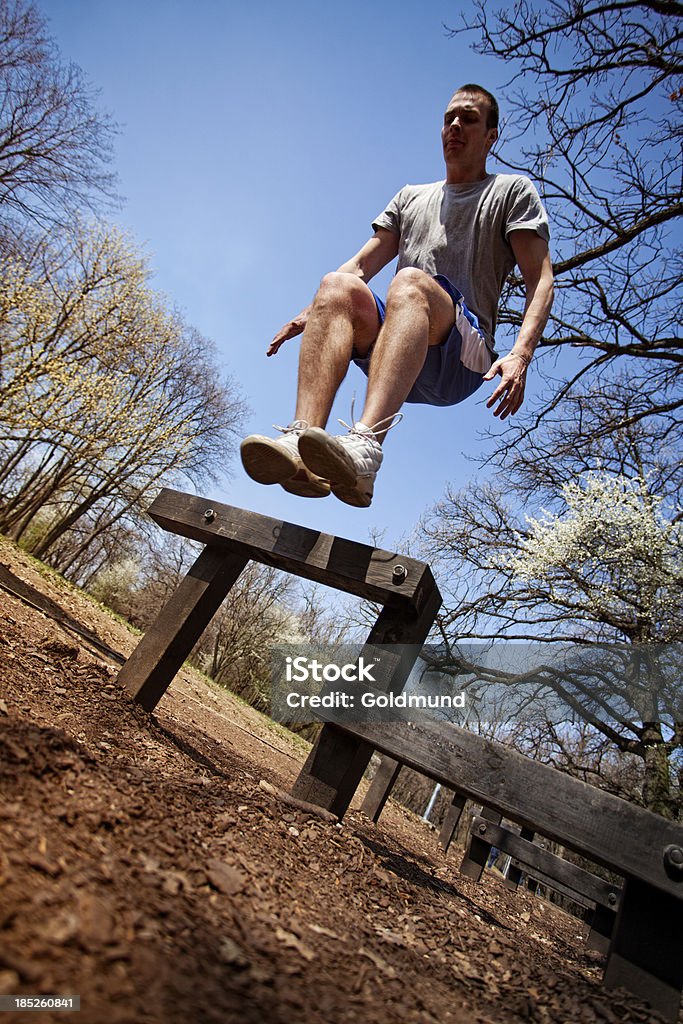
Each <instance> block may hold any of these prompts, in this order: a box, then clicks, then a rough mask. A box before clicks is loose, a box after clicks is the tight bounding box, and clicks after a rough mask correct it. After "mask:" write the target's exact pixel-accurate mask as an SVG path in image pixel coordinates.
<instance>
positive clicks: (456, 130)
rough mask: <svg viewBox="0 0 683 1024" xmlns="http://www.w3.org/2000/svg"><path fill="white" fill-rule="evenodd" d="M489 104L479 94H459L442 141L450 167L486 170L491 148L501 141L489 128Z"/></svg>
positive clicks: (449, 109)
mask: <svg viewBox="0 0 683 1024" xmlns="http://www.w3.org/2000/svg"><path fill="white" fill-rule="evenodd" d="M488 113H489V103H488V100H487V99H486V97H485V96H482V95H480V94H479V93H476V92H456V93H455V95H454V96H453V98H452V100H451V101H450V103H449V104H448V107H447V108H446V113H445V114H444V120H443V128H442V129H441V141H442V143H443V153H444V159H445V160H446V163H447V164H453V165H454V166H457V165H460V166H466V167H468V168H471V169H472V170H473V171H474V170H478V171H483V170H484V168H485V167H486V157H487V155H488V151H489V150H490V148H491V146H492V145H493V143H494V142H495V140H496V139H497V138H498V132H497V131H496V129H495V128H487V127H486V118H487V117H488Z"/></svg>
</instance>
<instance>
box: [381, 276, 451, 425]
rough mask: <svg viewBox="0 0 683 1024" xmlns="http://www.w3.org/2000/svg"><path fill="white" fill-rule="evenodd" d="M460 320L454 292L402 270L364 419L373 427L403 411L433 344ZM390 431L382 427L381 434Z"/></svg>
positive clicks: (389, 296)
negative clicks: (453, 296) (453, 295)
mask: <svg viewBox="0 0 683 1024" xmlns="http://www.w3.org/2000/svg"><path fill="white" fill-rule="evenodd" d="M454 322H455V309H454V307H453V300H452V299H451V297H450V295H448V293H447V292H446V291H445V290H444V289H443V288H442V287H441V285H440V284H438V283H437V282H436V281H435V280H434V279H433V278H432V277H430V276H429V275H428V274H425V273H423V272H422V271H421V270H415V269H413V268H407V269H405V270H401V271H399V273H398V274H397V275H396V277H395V278H394V279H393V281H392V283H391V285H390V287H389V291H388V294H387V311H386V318H385V320H384V323H383V325H382V329H381V331H380V333H379V336H378V338H377V343H376V344H375V348H374V351H373V353H372V360H371V362H370V374H369V379H368V391H367V395H366V399H365V407H364V409H363V414H362V416H361V421H362V422H363V423H364V424H365V425H366V426H368V427H372V426H373V424H375V423H380V422H381V421H382V420H384V419H386V418H387V417H390V416H393V415H394V414H395V413H397V412H398V411H399V409H400V408H401V406H402V405H403V403H404V402H405V400H406V398H407V397H408V394H409V392H410V390H411V388H412V386H413V384H414V383H415V381H416V380H417V378H418V376H419V374H420V370H421V369H422V367H423V365H424V361H425V359H426V357H427V349H428V348H429V346H430V345H440V344H441V343H442V342H443V341H445V340H446V338H447V337H448V334H449V332H450V330H451V328H452V327H453V324H454ZM385 433H386V431H384V432H381V431H380V435H381V436H379V439H380V440H381V439H382V438H383V437H384V434H385Z"/></svg>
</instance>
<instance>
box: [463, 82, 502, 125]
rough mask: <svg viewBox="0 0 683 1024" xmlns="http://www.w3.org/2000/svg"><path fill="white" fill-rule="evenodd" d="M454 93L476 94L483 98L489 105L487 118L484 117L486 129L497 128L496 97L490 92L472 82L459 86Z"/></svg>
mask: <svg viewBox="0 0 683 1024" xmlns="http://www.w3.org/2000/svg"><path fill="white" fill-rule="evenodd" d="M455 91H456V92H476V93H478V94H479V95H480V96H483V97H484V99H486V100H487V101H488V105H489V112H488V114H487V117H486V127H487V128H497V127H498V120H499V118H500V111H499V109H498V100H497V99H496V97H495V96H494V95H493V93H492V92H489V91H488V89H485V88H484V87H483V85H475V84H474V82H469V83H468V84H467V85H461V86H460V88H458V89H456V90H455Z"/></svg>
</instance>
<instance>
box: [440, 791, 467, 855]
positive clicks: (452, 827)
mask: <svg viewBox="0 0 683 1024" xmlns="http://www.w3.org/2000/svg"><path fill="white" fill-rule="evenodd" d="M466 803H467V797H466V796H463V794H462V793H457V792H456V793H454V794H453V799H452V800H451V802H450V806H449V808H448V810H447V811H446V815H445V817H444V819H443V822H442V824H441V831H440V832H439V843H440V844H441V848H442V849H443V852H444V853H448V847H449V846H450V845H451V843H452V842H453V837H454V836H455V833H456V832H457V830H458V825H459V824H460V818H461V817H462V812H463V811H464V809H465V804H466Z"/></svg>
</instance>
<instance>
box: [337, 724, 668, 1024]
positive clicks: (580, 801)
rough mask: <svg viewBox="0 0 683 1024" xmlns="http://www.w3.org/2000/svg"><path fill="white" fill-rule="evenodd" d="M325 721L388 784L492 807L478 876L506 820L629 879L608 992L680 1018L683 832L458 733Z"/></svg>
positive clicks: (475, 858)
mask: <svg viewBox="0 0 683 1024" xmlns="http://www.w3.org/2000/svg"><path fill="white" fill-rule="evenodd" d="M320 714H321V717H323V718H324V719H325V721H326V722H328V723H330V724H332V723H334V724H336V725H337V726H338V727H341V728H343V729H344V731H345V732H347V733H348V735H350V736H354V737H355V738H356V739H358V740H359V741H366V742H368V743H372V744H373V745H374V746H375V748H376V749H377V750H379V751H380V752H381V753H383V754H384V755H386V757H385V759H383V763H382V764H381V766H380V772H381V773H382V777H383V780H384V781H383V783H382V784H383V785H385V786H386V782H387V780H390V779H392V778H393V779H395V777H396V774H397V769H398V768H400V766H401V765H403V764H405V765H407V766H408V767H409V768H413V769H415V770H416V771H418V772H420V773H421V774H422V775H426V776H427V777H428V778H430V779H432V780H433V781H434V782H439V783H441V784H442V785H443V786H445V787H447V788H449V789H454V790H457V794H458V795H459V798H458V802H457V804H456V805H455V810H456V812H457V809H458V806H459V805H460V804H461V803H462V804H463V805H464V798H465V797H466V798H469V799H471V800H474V801H475V802H477V803H481V804H483V805H484V806H485V811H484V814H483V816H482V820H481V821H480V822H479V827H480V828H481V827H484V826H485V828H486V830H487V831H486V832H485V833H481V832H480V833H479V834H478V835H477V837H475V841H474V845H475V850H474V852H473V850H472V847H471V848H470V851H469V857H468V861H469V863H470V865H472V864H473V865H474V867H470V871H469V873H470V876H471V877H478V875H480V874H481V871H483V868H484V865H485V864H486V857H487V856H488V851H489V850H490V847H491V845H492V841H493V838H494V834H495V836H496V838H502V835H501V833H500V832H495V831H494V830H495V829H496V827H497V826H498V825H499V822H500V819H501V817H502V816H504V817H505V818H508V819H509V820H510V821H514V822H517V823H518V824H519V825H521V826H523V827H524V828H526V829H527V830H528V831H529V832H531V833H534V832H540V833H542V834H543V835H544V836H547V837H548V838H549V839H552V840H554V841H556V842H559V843H561V844H562V845H563V846H566V847H568V848H569V849H571V850H574V851H575V852H576V853H579V854H581V855H582V856H584V857H586V858H588V859H589V860H592V861H594V862H595V863H596V864H601V865H603V866H604V867H607V868H609V869H610V870H611V871H614V872H615V873H617V874H619V875H621V876H623V878H624V885H623V889H622V893H621V899H620V903H619V908H618V911H617V917H616V922H615V926H614V930H613V934H612V938H611V942H610V947H609V953H608V957H607V965H606V968H605V974H604V979H603V980H604V984H605V985H606V986H607V987H610V988H616V987H619V986H623V987H624V988H626V989H628V990H629V991H631V992H633V993H634V994H635V995H637V996H638V997H639V998H641V999H643V1000H645V1001H647V1002H649V1003H650V1005H651V1006H653V1007H654V1008H655V1009H656V1010H658V1011H659V1012H660V1013H662V1014H663V1015H664V1016H665V1017H667V1018H668V1019H669V1020H671V1021H675V1020H677V1019H678V1009H679V1005H680V999H681V988H682V987H683V827H681V825H679V824H676V823H674V822H671V821H668V820H666V819H665V818H662V817H660V816H659V815H657V814H653V813H652V812H650V811H647V810H644V809H643V808H640V807H637V806H635V805H634V804H630V803H628V802H626V801H625V800H620V799H619V798H618V797H615V796H612V795H611V794H609V793H604V792H602V791H601V790H599V789H596V788H595V787H593V786H589V785H587V784H586V783H584V782H581V781H580V780H578V779H573V778H570V777H569V776H567V775H563V774H562V773H561V772H559V771H557V770H556V769H554V768H551V767H549V766H548V765H544V764H541V763H540V762H538V761H532V760H531V759H529V758H527V757H524V756H523V755H522V754H519V753H517V752H516V751H515V750H512V749H510V748H508V747H505V746H503V745H502V744H500V743H495V742H493V741H491V740H486V739H484V738H482V737H481V736H477V735H476V734H474V733H471V732H467V731H466V730H464V729H461V728H459V727H458V726H455V725H443V724H441V723H439V722H437V721H434V723H433V724H431V723H430V724H420V725H417V724H415V723H411V722H409V721H408V720H407V719H406V718H404V719H403V720H402V721H396V722H391V723H387V722H380V721H377V722H373V721H372V720H367V721H364V722H349V721H345V716H344V715H343V713H341V712H340V711H339V710H338V709H325V710H324V712H321V713H320ZM396 717H397V718H399V717H401V716H400V713H399V712H396ZM380 788H381V787H380V784H378V785H377V787H376V790H375V794H374V797H375V799H377V798H379V800H380V801H381V800H383V799H384V800H385V799H386V796H387V795H388V793H382V794H380V792H379V790H380ZM496 819H497V820H496ZM484 836H486V839H484ZM516 838H517V840H518V842H519V843H520V844H523V843H528V844H529V845H528V846H520V849H522V850H523V851H524V853H525V856H529V857H537V854H536V853H534V852H533V851H532V850H531V849H529V847H532V846H533V844H532V843H530V841H529V840H528V839H523V838H521V837H516ZM477 841H478V842H479V843H480V844H481V848H480V849H479V850H477V849H476V842H477ZM506 841H507V840H506ZM510 842H511V841H510ZM477 873H478V874H477ZM584 881H585V880H584Z"/></svg>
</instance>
